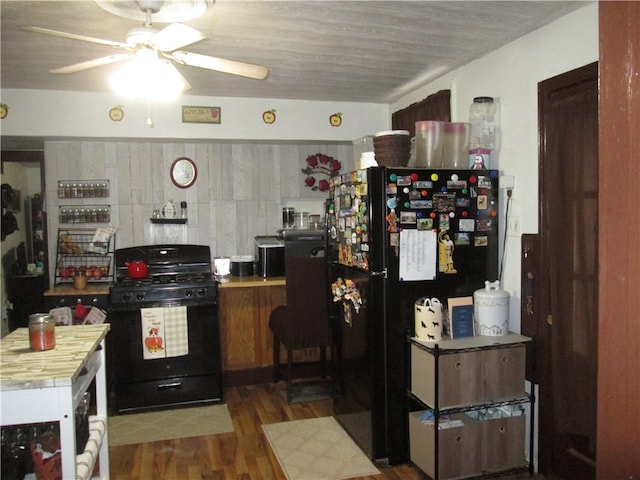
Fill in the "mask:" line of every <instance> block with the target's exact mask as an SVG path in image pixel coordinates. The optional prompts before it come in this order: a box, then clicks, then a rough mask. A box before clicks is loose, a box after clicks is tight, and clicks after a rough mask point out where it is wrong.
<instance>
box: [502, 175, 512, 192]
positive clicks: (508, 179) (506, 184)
mask: <svg viewBox="0 0 640 480" xmlns="http://www.w3.org/2000/svg"><path fill="white" fill-rule="evenodd" d="M498 182H499V184H500V188H504V189H506V190H513V187H514V186H515V183H516V179H515V177H514V176H513V175H502V176H500V178H499V179H498Z"/></svg>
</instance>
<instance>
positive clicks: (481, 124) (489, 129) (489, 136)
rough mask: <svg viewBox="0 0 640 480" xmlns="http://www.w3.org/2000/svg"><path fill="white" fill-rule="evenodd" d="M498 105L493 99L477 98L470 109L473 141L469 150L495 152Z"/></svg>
mask: <svg viewBox="0 0 640 480" xmlns="http://www.w3.org/2000/svg"><path fill="white" fill-rule="evenodd" d="M495 114H496V104H495V103H494V101H493V97H476V98H474V99H473V103H472V104H471V106H470V107H469V123H471V140H470V142H469V149H471V150H474V149H478V148H482V149H486V150H493V149H494V148H495V146H496V145H495Z"/></svg>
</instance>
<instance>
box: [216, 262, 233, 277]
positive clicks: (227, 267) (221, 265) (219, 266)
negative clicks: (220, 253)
mask: <svg viewBox="0 0 640 480" xmlns="http://www.w3.org/2000/svg"><path fill="white" fill-rule="evenodd" d="M213 273H214V274H215V275H217V276H219V277H225V276H227V275H229V274H230V273H231V257H215V258H214V259H213Z"/></svg>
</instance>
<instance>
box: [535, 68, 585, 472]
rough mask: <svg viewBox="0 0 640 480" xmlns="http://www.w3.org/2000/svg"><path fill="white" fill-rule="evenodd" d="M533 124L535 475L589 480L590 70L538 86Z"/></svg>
mask: <svg viewBox="0 0 640 480" xmlns="http://www.w3.org/2000/svg"><path fill="white" fill-rule="evenodd" d="M538 101H539V122H540V125H539V127H540V155H541V158H540V187H539V188H540V201H541V204H540V222H539V224H540V247H541V265H540V267H541V268H540V283H539V285H538V289H539V295H540V299H539V302H540V303H539V305H538V308H539V314H538V316H537V321H538V323H539V324H538V329H537V330H538V342H539V345H538V378H539V381H540V395H539V397H540V403H539V415H540V416H539V425H540V427H539V455H538V461H539V469H540V472H541V473H543V474H544V475H545V476H548V477H549V478H563V479H567V480H569V479H579V480H588V479H592V478H595V459H596V420H597V415H596V412H597V408H596V407H597V405H596V399H597V360H598V356H597V352H598V65H597V63H594V64H591V65H587V66H585V67H582V68H579V69H576V70H574V71H571V72H568V73H565V74H562V75H558V76H557V77H554V78H551V79H548V80H545V81H543V82H541V83H540V84H539V87H538Z"/></svg>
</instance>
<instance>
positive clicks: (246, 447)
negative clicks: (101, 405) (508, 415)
mask: <svg viewBox="0 0 640 480" xmlns="http://www.w3.org/2000/svg"><path fill="white" fill-rule="evenodd" d="M279 386H280V385H278V384H265V385H251V386H243V387H230V388H227V389H226V392H225V403H226V404H227V408H228V409H229V412H230V414H231V418H232V420H233V426H234V429H235V431H234V432H233V433H224V434H220V435H210V436H205V437H192V438H184V439H176V440H167V441H160V442H152V443H142V444H137V445H124V446H117V447H110V448H109V456H110V469H111V480H181V479H188V480H198V479H200V480H231V479H241V480H263V479H274V480H280V479H282V480H285V479H286V477H285V475H284V473H283V471H282V469H281V468H280V464H279V463H278V460H277V459H276V457H275V456H274V454H273V453H272V451H271V448H270V446H269V443H268V441H267V439H266V437H265V435H264V433H263V432H262V428H261V426H262V425H263V424H268V423H276V422H283V421H287V420H300V419H306V418H315V417H325V416H329V415H332V414H333V405H332V402H331V400H318V401H313V402H307V403H294V404H291V405H289V404H288V403H287V402H286V400H285V399H284V398H283V396H282V395H280V393H279ZM378 469H379V470H380V472H381V474H380V475H375V476H368V477H358V479H357V480H419V479H422V478H424V477H423V476H422V475H421V473H420V472H419V470H418V469H416V468H414V467H412V466H409V465H399V466H394V467H381V466H378ZM521 478H525V477H521ZM526 478H529V477H528V476H527V477H526Z"/></svg>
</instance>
